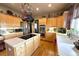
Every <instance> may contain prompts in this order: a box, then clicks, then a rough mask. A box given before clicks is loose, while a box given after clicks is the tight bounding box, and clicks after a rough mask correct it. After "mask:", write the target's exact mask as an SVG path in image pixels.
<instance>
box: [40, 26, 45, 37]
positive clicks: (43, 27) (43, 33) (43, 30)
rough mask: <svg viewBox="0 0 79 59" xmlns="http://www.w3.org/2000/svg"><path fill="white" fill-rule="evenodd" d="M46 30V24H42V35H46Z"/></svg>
mask: <svg viewBox="0 0 79 59" xmlns="http://www.w3.org/2000/svg"><path fill="white" fill-rule="evenodd" d="M45 30H46V26H45V25H40V34H41V36H45Z"/></svg>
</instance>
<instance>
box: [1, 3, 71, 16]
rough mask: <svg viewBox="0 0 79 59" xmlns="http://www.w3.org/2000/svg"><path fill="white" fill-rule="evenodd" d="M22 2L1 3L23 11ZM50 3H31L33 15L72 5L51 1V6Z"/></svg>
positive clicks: (55, 10)
mask: <svg viewBox="0 0 79 59" xmlns="http://www.w3.org/2000/svg"><path fill="white" fill-rule="evenodd" d="M21 4H22V3H2V4H0V5H2V6H5V7H8V8H10V9H13V10H14V11H17V12H19V13H21ZM48 4H49V3H29V5H31V7H32V13H33V15H43V14H46V13H51V12H57V11H62V10H63V9H66V8H67V7H69V6H70V5H71V4H68V3H51V4H52V7H50V8H49V7H48ZM36 8H39V11H36Z"/></svg>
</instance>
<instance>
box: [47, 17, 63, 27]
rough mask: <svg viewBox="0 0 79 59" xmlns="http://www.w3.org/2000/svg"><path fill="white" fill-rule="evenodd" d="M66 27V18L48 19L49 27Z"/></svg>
mask: <svg viewBox="0 0 79 59" xmlns="http://www.w3.org/2000/svg"><path fill="white" fill-rule="evenodd" d="M63 26H64V17H63V16H58V17H53V18H48V19H47V27H63Z"/></svg>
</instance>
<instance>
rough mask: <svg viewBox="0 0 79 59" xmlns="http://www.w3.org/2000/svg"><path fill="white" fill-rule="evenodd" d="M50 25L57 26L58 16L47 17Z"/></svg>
mask: <svg viewBox="0 0 79 59" xmlns="http://www.w3.org/2000/svg"><path fill="white" fill-rule="evenodd" d="M47 26H48V27H56V18H48V19H47Z"/></svg>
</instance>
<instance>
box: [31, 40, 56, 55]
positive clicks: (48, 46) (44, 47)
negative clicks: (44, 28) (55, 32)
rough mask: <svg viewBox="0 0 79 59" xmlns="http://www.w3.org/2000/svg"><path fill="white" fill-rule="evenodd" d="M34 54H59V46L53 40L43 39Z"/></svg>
mask: <svg viewBox="0 0 79 59" xmlns="http://www.w3.org/2000/svg"><path fill="white" fill-rule="evenodd" d="M32 56H57V47H56V45H55V44H53V43H52V42H48V41H42V40H41V44H40V46H39V47H38V49H37V50H36V51H35V52H34V53H33V55H32Z"/></svg>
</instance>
